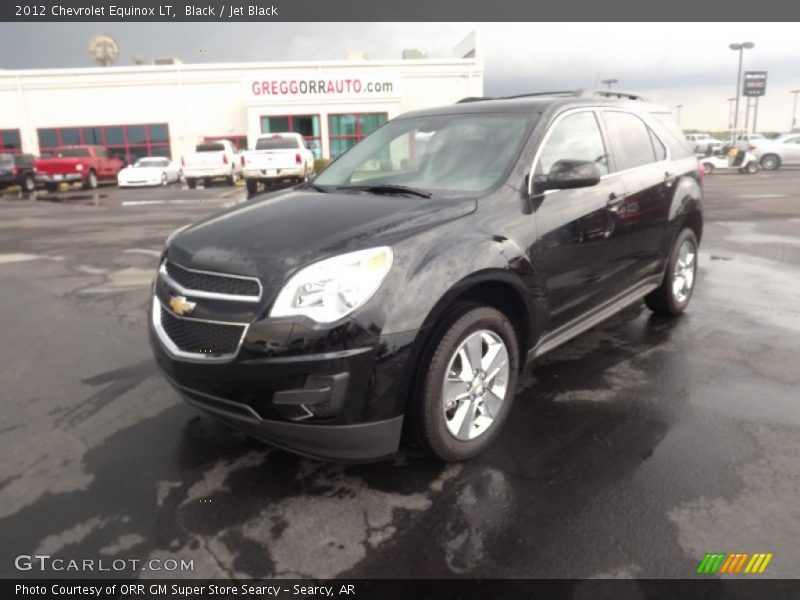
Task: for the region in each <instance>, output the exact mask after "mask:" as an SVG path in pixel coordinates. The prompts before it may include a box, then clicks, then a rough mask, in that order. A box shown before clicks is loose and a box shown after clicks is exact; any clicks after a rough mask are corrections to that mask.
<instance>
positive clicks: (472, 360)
mask: <svg viewBox="0 0 800 600" xmlns="http://www.w3.org/2000/svg"><path fill="white" fill-rule="evenodd" d="M508 379H509V360H508V349H507V348H506V345H505V343H504V342H503V340H502V338H500V336H498V335H497V334H496V333H494V332H493V331H489V330H488V329H481V330H479V331H475V332H473V333H470V334H469V335H468V336H467V338H466V339H464V340H463V341H462V342H461V343H460V344H459V345H458V347H457V348H456V350H455V352H454V353H453V355H452V356H451V358H450V362H449V364H448V367H447V370H446V372H445V378H444V386H443V388H442V410H443V411H444V419H445V424H446V425H447V430H448V431H449V432H450V434H451V435H452V436H453V437H455V438H456V439H458V440H461V441H469V440H473V439H475V438H477V437H479V436H481V435H482V434H484V433H485V432H486V431H487V430H488V429H489V428H490V427H491V426H492V423H493V422H494V420H495V418H496V417H497V415H498V414H499V413H500V409H501V407H502V404H503V402H504V401H505V399H506V394H507V392H508Z"/></svg>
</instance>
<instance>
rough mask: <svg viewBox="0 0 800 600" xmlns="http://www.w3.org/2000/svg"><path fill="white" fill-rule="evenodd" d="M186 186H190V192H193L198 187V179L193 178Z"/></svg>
mask: <svg viewBox="0 0 800 600" xmlns="http://www.w3.org/2000/svg"><path fill="white" fill-rule="evenodd" d="M186 185H188V186H189V189H190V190H193V189H194V188H196V187H197V179H191V178H189V179H187V180H186Z"/></svg>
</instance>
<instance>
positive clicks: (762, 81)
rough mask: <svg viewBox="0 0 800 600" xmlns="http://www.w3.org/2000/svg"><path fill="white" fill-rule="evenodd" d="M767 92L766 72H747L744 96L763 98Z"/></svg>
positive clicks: (745, 73)
mask: <svg viewBox="0 0 800 600" xmlns="http://www.w3.org/2000/svg"><path fill="white" fill-rule="evenodd" d="M766 92H767V72H766V71H745V72H744V88H743V89H742V95H744V96H763V95H764V94H765V93H766Z"/></svg>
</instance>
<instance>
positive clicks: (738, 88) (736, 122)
mask: <svg viewBox="0 0 800 600" xmlns="http://www.w3.org/2000/svg"><path fill="white" fill-rule="evenodd" d="M754 47H755V44H754V43H753V42H742V43H741V44H730V45H729V46H728V48H730V49H731V50H736V51H738V52H739V69H738V70H737V71H736V108H735V109H734V113H733V128H734V129H736V128H737V127H738V125H739V95H740V94H741V93H742V89H741V88H742V55H743V54H744V51H745V50H750V49H752V48H754Z"/></svg>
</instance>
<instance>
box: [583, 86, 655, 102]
mask: <svg viewBox="0 0 800 600" xmlns="http://www.w3.org/2000/svg"><path fill="white" fill-rule="evenodd" d="M575 95H576V96H604V97H606V98H621V99H623V100H641V101H642V102H645V101H646V100H647V99H646V98H645V97H644V96H642V95H641V94H635V93H633V92H626V91H625V90H615V89H602V88H599V89H594V88H586V89H582V90H578V91H577V92H575Z"/></svg>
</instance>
